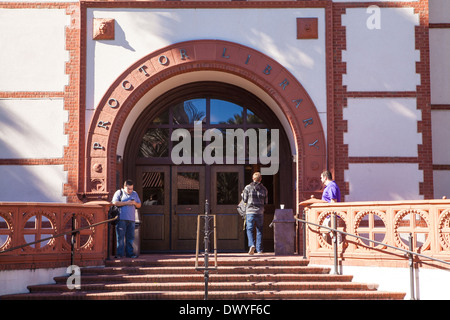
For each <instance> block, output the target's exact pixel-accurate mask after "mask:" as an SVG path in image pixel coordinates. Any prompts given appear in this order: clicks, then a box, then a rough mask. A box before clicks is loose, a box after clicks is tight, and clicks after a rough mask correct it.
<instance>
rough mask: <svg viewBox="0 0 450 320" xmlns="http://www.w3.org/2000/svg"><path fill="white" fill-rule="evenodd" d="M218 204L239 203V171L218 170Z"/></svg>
mask: <svg viewBox="0 0 450 320" xmlns="http://www.w3.org/2000/svg"><path fill="white" fill-rule="evenodd" d="M216 191H217V204H237V203H239V173H237V172H217V190H216Z"/></svg>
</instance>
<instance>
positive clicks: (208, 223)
mask: <svg viewBox="0 0 450 320" xmlns="http://www.w3.org/2000/svg"><path fill="white" fill-rule="evenodd" d="M202 217H203V218H204V232H203V241H204V243H205V252H204V266H203V267H199V266H198V254H199V239H200V218H202ZM211 220H213V222H214V225H213V230H211V228H210V227H211ZM211 233H213V234H214V259H215V266H214V267H210V266H209V254H210V248H209V242H210V235H211ZM195 269H196V270H203V272H204V277H205V298H204V299H205V300H208V284H209V271H210V270H217V237H216V216H215V215H212V216H211V215H209V203H208V200H206V202H205V214H204V215H198V217H197V241H196V249H195Z"/></svg>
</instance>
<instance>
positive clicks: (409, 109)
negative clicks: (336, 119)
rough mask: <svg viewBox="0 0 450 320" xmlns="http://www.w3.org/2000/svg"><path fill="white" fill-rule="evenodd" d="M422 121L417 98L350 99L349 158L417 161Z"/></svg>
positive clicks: (346, 117)
mask: <svg viewBox="0 0 450 320" xmlns="http://www.w3.org/2000/svg"><path fill="white" fill-rule="evenodd" d="M421 118H422V115H421V112H420V110H417V102H416V99H415V98H358V99H348V100H347V107H346V108H344V120H347V132H346V133H344V143H345V144H348V155H349V156H350V157H417V155H418V148H417V145H418V144H421V143H422V134H420V133H418V132H417V121H420V120H421Z"/></svg>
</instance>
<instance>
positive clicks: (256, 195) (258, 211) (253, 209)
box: [242, 172, 268, 255]
mask: <svg viewBox="0 0 450 320" xmlns="http://www.w3.org/2000/svg"><path fill="white" fill-rule="evenodd" d="M252 179H253V182H252V183H250V184H248V185H247V186H246V187H245V188H244V191H243V193H242V199H243V200H244V202H245V203H246V204H247V206H246V225H247V238H248V246H249V247H250V249H249V251H248V254H250V255H252V254H254V253H255V250H256V252H257V253H262V252H263V246H262V237H263V223H264V205H265V204H267V199H268V192H267V189H266V187H264V186H263V184H262V183H261V181H262V176H261V173H259V172H255V173H254V174H253V177H252ZM255 228H256V246H255V238H254V236H253V229H255Z"/></svg>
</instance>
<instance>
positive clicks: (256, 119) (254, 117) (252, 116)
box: [247, 109, 263, 124]
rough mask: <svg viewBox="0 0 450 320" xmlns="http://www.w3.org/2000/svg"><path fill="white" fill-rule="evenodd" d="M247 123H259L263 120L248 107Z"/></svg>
mask: <svg viewBox="0 0 450 320" xmlns="http://www.w3.org/2000/svg"><path fill="white" fill-rule="evenodd" d="M247 123H251V124H261V123H263V121H262V120H261V118H260V117H258V116H257V115H255V114H254V113H253V112H251V111H250V110H249V109H247Z"/></svg>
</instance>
